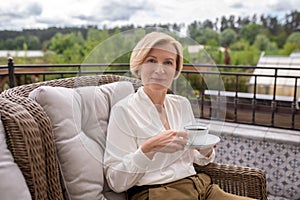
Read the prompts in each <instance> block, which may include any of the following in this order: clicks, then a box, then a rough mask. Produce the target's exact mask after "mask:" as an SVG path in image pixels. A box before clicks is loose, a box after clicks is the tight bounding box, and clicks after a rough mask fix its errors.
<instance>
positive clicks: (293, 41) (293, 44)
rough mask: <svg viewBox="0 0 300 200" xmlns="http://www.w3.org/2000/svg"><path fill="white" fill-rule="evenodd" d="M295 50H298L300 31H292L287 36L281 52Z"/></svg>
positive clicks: (286, 52)
mask: <svg viewBox="0 0 300 200" xmlns="http://www.w3.org/2000/svg"><path fill="white" fill-rule="evenodd" d="M296 50H300V32H294V33H292V34H291V35H290V36H289V37H288V38H287V40H286V43H285V45H284V47H283V51H282V53H283V54H285V55H289V54H291V53H292V52H293V51H296Z"/></svg>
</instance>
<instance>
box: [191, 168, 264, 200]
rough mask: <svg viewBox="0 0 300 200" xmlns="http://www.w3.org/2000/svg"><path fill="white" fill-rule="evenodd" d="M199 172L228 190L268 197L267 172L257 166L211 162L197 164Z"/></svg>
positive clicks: (259, 197)
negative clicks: (204, 164) (249, 166)
mask: <svg viewBox="0 0 300 200" xmlns="http://www.w3.org/2000/svg"><path fill="white" fill-rule="evenodd" d="M195 169H196V170H197V172H202V173H205V174H208V175H209V176H210V177H211V178H212V182H213V183H215V184H218V185H219V186H220V187H221V188H222V189H223V190H225V191H226V192H229V193H232V194H237V195H241V196H248V197H252V198H256V199H265V200H266V199H267V191H266V177H265V174H264V173H263V172H262V171H261V170H259V169H256V168H248V167H241V166H235V165H224V164H217V163H210V164H209V165H207V166H197V165H195Z"/></svg>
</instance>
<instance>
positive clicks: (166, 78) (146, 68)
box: [139, 43, 177, 90]
mask: <svg viewBox="0 0 300 200" xmlns="http://www.w3.org/2000/svg"><path fill="white" fill-rule="evenodd" d="M176 60H177V51H176V48H175V47H174V45H172V44H168V43H166V44H159V45H155V46H154V47H153V48H152V49H151V50H150V52H149V54H148V55H147V56H146V58H145V60H144V62H143V63H142V66H141V69H140V71H139V73H140V76H141V79H142V82H143V85H144V87H145V88H148V89H152V90H166V89H168V88H169V87H170V86H171V84H172V81H173V78H174V76H175V73H176Z"/></svg>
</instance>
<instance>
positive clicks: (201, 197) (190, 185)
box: [129, 174, 251, 200]
mask: <svg viewBox="0 0 300 200" xmlns="http://www.w3.org/2000/svg"><path fill="white" fill-rule="evenodd" d="M169 199H171V200H250V199H251V198H248V197H242V196H237V195H233V194H229V193H226V192H224V191H223V190H222V189H221V188H220V187H219V186H218V185H215V184H211V179H210V177H209V176H207V175H206V174H197V175H195V176H190V177H187V178H184V179H181V180H178V181H175V182H172V183H168V184H165V185H162V186H160V187H155V188H149V189H145V190H143V191H140V192H138V193H136V194H135V195H133V196H132V197H131V198H129V200H169Z"/></svg>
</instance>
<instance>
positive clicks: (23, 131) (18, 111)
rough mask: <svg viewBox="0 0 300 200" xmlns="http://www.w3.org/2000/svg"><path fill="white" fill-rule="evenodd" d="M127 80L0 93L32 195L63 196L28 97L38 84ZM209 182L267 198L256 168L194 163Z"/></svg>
mask: <svg viewBox="0 0 300 200" xmlns="http://www.w3.org/2000/svg"><path fill="white" fill-rule="evenodd" d="M125 80H126V81H130V82H132V84H133V86H134V88H135V89H137V88H138V87H140V86H141V83H140V81H139V80H138V79H134V78H128V77H124V76H117V75H100V76H83V77H75V78H65V79H58V80H51V81H45V82H39V83H33V84H29V85H22V86H18V87H15V88H12V89H9V90H5V91H4V92H3V93H1V95H0V114H1V120H2V121H3V124H4V129H5V132H6V134H7V137H6V138H7V144H8V148H9V149H10V151H11V152H12V154H13V156H14V159H15V162H16V163H17V164H18V166H19V168H20V169H21V171H22V173H23V175H24V177H25V180H26V183H27V185H28V187H29V190H30V193H31V195H32V198H33V199H38V200H43V199H55V200H57V199H64V191H63V187H62V186H63V184H62V182H61V176H60V171H59V167H58V161H57V157H56V150H55V144H54V140H53V131H52V127H51V123H50V119H49V118H48V116H47V114H46V113H45V111H44V110H43V108H42V107H41V106H40V105H39V104H37V103H36V102H35V101H33V100H31V99H29V98H28V95H29V93H30V92H31V91H32V90H33V89H35V88H37V87H40V86H43V85H49V86H60V87H66V88H75V87H82V86H93V85H102V84H106V83H110V82H115V81H125ZM195 169H196V170H197V171H198V172H203V173H206V174H208V175H209V176H210V177H211V178H212V181H213V183H216V184H218V185H219V186H220V187H221V188H222V189H224V190H225V191H227V192H230V193H233V194H238V195H242V196H248V197H252V198H256V199H267V192H266V179H265V174H264V172H262V171H261V170H259V169H254V168H248V167H240V166H229V165H224V164H216V163H211V164H209V165H207V166H196V165H195Z"/></svg>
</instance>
